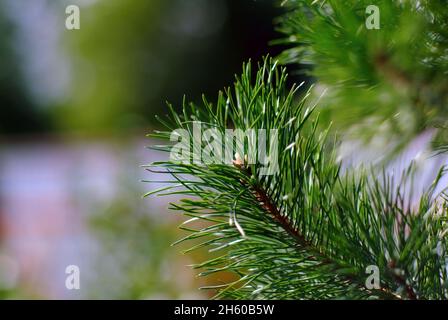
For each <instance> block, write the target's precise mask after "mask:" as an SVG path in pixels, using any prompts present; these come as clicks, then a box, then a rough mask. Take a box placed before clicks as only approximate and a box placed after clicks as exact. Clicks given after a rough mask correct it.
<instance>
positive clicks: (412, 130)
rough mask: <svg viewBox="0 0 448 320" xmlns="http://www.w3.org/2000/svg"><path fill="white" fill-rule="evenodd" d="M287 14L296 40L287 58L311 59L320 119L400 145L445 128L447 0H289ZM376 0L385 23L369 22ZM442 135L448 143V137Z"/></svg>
mask: <svg viewBox="0 0 448 320" xmlns="http://www.w3.org/2000/svg"><path fill="white" fill-rule="evenodd" d="M284 4H285V7H287V8H289V10H290V13H288V14H287V15H286V17H282V18H281V27H280V31H282V32H283V33H284V34H285V35H286V36H287V37H286V38H285V39H284V40H283V41H280V43H283V44H286V45H289V46H291V49H289V50H286V51H285V52H284V53H282V55H281V56H280V59H281V61H282V62H284V63H294V64H301V65H302V66H306V67H307V70H308V71H309V74H310V75H312V76H314V77H315V78H317V79H318V83H319V84H320V86H318V87H317V88H318V91H320V92H321V91H322V90H324V89H325V90H326V94H325V96H324V98H323V99H324V100H323V101H321V104H320V105H322V106H324V107H323V108H321V109H322V110H321V111H322V112H321V119H325V120H326V121H325V123H326V124H328V123H329V122H330V121H331V122H333V123H334V126H333V127H334V128H335V129H337V130H339V131H343V132H345V133H347V132H348V131H347V130H346V129H347V128H348V129H350V130H351V131H352V133H354V136H355V137H357V138H359V137H363V138H364V139H365V140H370V139H372V138H376V139H378V137H379V136H381V137H382V138H383V140H384V141H383V143H384V144H387V143H389V142H390V141H397V142H396V144H397V145H396V147H400V146H401V147H402V146H404V145H406V144H407V143H408V142H409V141H411V140H412V139H413V137H415V135H417V134H418V133H420V132H422V131H424V130H426V129H428V128H434V127H446V125H447V123H446V121H447V120H446V119H447V118H446V111H447V103H448V77H447V73H448V61H447V59H446V52H447V50H448V16H447V10H446V5H447V4H446V1H428V0H424V1H418V2H416V1H390V0H378V1H374V2H372V1H370V0H365V1H345V2H341V1H322V0H321V1H312V0H307V1H299V0H290V1H285V2H284ZM371 4H374V5H376V6H377V7H378V9H379V12H380V15H379V19H380V29H379V30H369V29H367V28H366V27H365V21H366V17H367V16H368V14H367V13H366V8H367V7H368V6H369V5H371ZM445 131H446V130H445ZM440 138H443V132H440V134H439V136H438V138H436V140H437V141H438V143H439V144H440V143H441V144H442V145H443V144H444V145H446V142H447V141H448V139H444V141H443V140H441V139H440Z"/></svg>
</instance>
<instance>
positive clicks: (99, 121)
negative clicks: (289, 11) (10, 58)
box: [57, 0, 278, 131]
mask: <svg viewBox="0 0 448 320" xmlns="http://www.w3.org/2000/svg"><path fill="white" fill-rule="evenodd" d="M276 13H277V12H276V9H274V8H273V6H272V2H271V1H257V2H254V1H248V0H247V1H238V2H235V1H230V0H227V1H224V0H219V1H218V0H217V1H213V2H210V1H205V0H193V1H182V0H169V1H161V0H152V1H142V0H140V1H132V2H129V1H123V0H109V1H98V2H97V3H96V4H95V5H92V6H90V7H88V8H86V9H84V10H82V13H81V14H82V22H81V30H79V31H76V32H74V31H66V32H65V34H64V36H65V38H66V40H67V44H68V47H69V48H70V49H69V52H70V55H71V56H72V57H73V59H74V60H73V61H74V62H73V64H74V68H73V71H74V83H73V88H72V89H73V91H72V97H71V98H70V99H69V101H68V103H67V105H66V106H65V107H63V108H59V109H58V110H57V111H58V122H59V123H60V124H61V126H62V127H66V128H75V129H84V130H93V131H98V130H104V129H111V128H113V129H123V128H127V129H129V128H137V127H141V126H143V125H148V123H147V122H148V121H152V120H153V119H154V116H153V115H154V114H156V113H159V114H160V113H164V110H165V106H166V105H165V102H166V101H165V99H167V100H169V101H171V102H174V103H176V104H178V102H180V101H181V100H182V98H183V95H184V93H185V92H189V94H190V95H189V98H190V99H192V100H198V99H200V96H201V94H202V93H205V94H208V93H213V92H215V91H216V90H217V89H218V88H220V87H221V86H222V84H223V83H228V84H230V83H231V82H232V81H233V75H234V74H235V73H236V71H237V70H238V69H239V64H240V61H241V60H243V59H247V58H249V57H252V58H257V57H260V56H261V55H262V54H265V53H266V52H267V51H269V50H268V49H267V47H268V41H269V40H270V39H272V38H273V37H274V31H273V30H272V20H273V17H274V16H275V15H276ZM276 50H278V49H277V48H274V49H273V53H276Z"/></svg>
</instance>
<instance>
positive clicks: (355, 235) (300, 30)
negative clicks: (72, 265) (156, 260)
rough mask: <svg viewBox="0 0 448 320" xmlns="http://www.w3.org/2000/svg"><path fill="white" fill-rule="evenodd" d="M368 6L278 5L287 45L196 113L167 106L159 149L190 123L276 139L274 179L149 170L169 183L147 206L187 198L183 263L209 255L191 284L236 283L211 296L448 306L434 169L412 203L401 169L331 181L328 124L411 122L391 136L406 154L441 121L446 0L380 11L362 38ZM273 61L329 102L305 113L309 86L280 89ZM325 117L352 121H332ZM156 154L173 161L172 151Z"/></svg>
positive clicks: (244, 172) (220, 167) (194, 168)
mask: <svg viewBox="0 0 448 320" xmlns="http://www.w3.org/2000/svg"><path fill="white" fill-rule="evenodd" d="M368 2H369V1H345V2H340V1H339V2H338V1H306V0H296V1H285V3H284V4H285V5H286V6H288V7H289V8H290V11H289V12H288V13H287V15H286V17H283V22H282V27H281V28H282V31H283V32H284V33H286V34H287V35H288V37H287V38H286V41H287V42H289V43H290V44H292V45H293V46H292V48H291V49H289V50H287V51H285V52H284V54H282V55H281V56H280V57H278V59H265V60H264V62H263V63H262V64H260V65H258V68H257V72H256V76H254V73H253V72H252V68H251V63H248V64H245V65H244V66H243V73H242V75H241V76H240V77H237V78H236V81H235V84H234V86H233V88H228V89H226V90H225V91H224V92H221V93H220V94H219V95H218V98H217V101H216V103H214V104H212V103H210V102H208V101H207V100H206V99H205V98H204V102H203V106H200V107H199V106H196V105H194V104H187V103H184V107H183V112H182V113H181V114H177V113H176V112H174V111H173V109H172V108H171V110H172V112H171V114H170V115H169V116H168V119H161V122H162V123H163V124H165V126H166V131H163V132H156V133H155V134H154V135H152V136H153V137H156V138H163V139H170V136H171V134H172V132H173V130H175V129H178V128H183V129H185V130H187V132H189V135H190V138H191V141H190V142H192V141H193V142H194V141H195V139H196V137H195V136H194V133H193V129H192V126H193V124H194V122H196V121H200V122H201V123H202V124H203V125H204V126H205V127H207V128H217V129H218V130H219V131H220V132H223V133H224V132H225V130H226V129H227V128H239V129H242V130H247V129H266V130H269V129H278V130H279V134H278V152H279V154H278V163H279V170H278V171H277V172H276V173H275V174H274V175H263V174H261V171H260V170H261V166H260V165H259V164H252V163H247V160H246V158H245V157H244V156H239V155H235V159H234V162H233V165H226V164H199V163H191V162H189V161H171V160H170V161H163V162H156V163H153V164H151V165H148V166H147V167H148V170H150V171H157V172H165V173H166V174H167V175H170V176H172V177H174V179H167V180H166V181H165V182H166V183H167V186H166V187H163V188H162V189H158V190H154V191H151V192H149V193H148V194H147V195H153V194H157V195H172V194H175V195H179V194H180V195H184V196H186V198H184V199H182V200H180V201H179V202H177V203H172V204H171V209H173V210H176V211H179V212H181V213H183V214H184V215H185V216H187V217H188V218H189V219H188V220H187V221H185V222H184V223H183V224H182V225H181V228H182V229H184V230H186V231H187V232H188V235H187V236H186V237H185V238H183V239H181V240H180V241H179V242H187V241H191V240H193V241H194V245H193V246H192V248H191V249H189V250H187V252H188V251H190V250H196V249H199V248H203V247H205V248H207V249H209V251H210V252H213V254H217V255H213V254H212V253H210V259H209V260H207V261H204V262H203V263H200V264H198V265H195V266H194V268H197V269H198V270H200V275H201V276H207V275H210V274H212V273H219V272H231V273H233V274H235V276H236V280H235V281H233V282H231V283H225V284H217V285H216V286H211V287H209V288H212V289H215V290H216V291H217V295H216V297H217V298H223V297H224V298H236V299H371V298H373V299H446V298H448V286H447V282H446V281H447V280H448V279H447V272H448V270H447V261H448V259H447V258H448V257H447V249H448V247H447V240H446V232H447V223H446V218H447V206H446V196H445V194H444V193H443V192H442V193H438V192H436V187H437V186H438V184H439V182H440V179H441V177H442V176H443V174H444V172H445V169H444V167H441V168H440V171H439V173H438V175H437V178H436V179H435V181H434V183H433V184H432V186H431V187H430V188H428V190H426V192H424V193H422V194H419V195H417V198H418V199H419V200H418V201H412V199H414V198H415V194H413V185H414V184H415V183H416V182H415V181H413V180H412V174H413V168H412V166H411V167H410V168H409V169H408V170H407V171H406V172H404V173H403V175H402V176H401V177H400V178H398V181H397V178H396V177H393V176H389V175H388V174H387V173H386V172H385V171H382V170H381V169H378V168H373V169H371V168H369V167H368V166H367V165H366V166H365V167H366V169H354V168H345V169H344V170H342V169H341V163H340V161H338V160H337V145H338V141H337V140H336V142H335V139H334V136H333V135H329V132H330V131H329V130H328V129H329V126H328V123H327V118H331V119H332V120H333V119H334V120H335V121H334V122H335V127H336V128H335V129H336V130H342V129H343V128H344V125H347V124H359V123H360V122H362V121H365V120H367V119H370V123H371V121H372V120H371V119H373V120H374V121H379V123H382V121H387V122H388V123H391V128H395V124H397V121H398V118H400V117H402V116H403V117H404V119H408V118H406V116H405V115H404V113H407V112H409V114H411V115H412V118H413V119H414V120H415V121H419V122H421V123H422V124H421V125H414V124H415V123H414V122H413V123H412V125H411V126H405V124H406V121H404V122H403V123H404V124H402V128H403V130H407V132H408V135H404V134H401V136H399V137H398V138H400V139H401V143H404V141H405V140H406V139H410V137H411V135H412V134H415V133H416V132H418V131H421V130H424V128H428V127H431V126H434V125H436V122H437V120H438V119H443V110H444V108H445V107H446V94H447V91H446V90H445V89H444V88H446V85H447V83H446V72H447V61H448V59H447V47H446V44H447V34H446V30H448V29H446V28H444V27H443V26H444V25H446V23H447V22H448V20H447V19H446V15H447V14H448V11H447V8H446V6H444V5H443V1H418V2H417V1H378V3H379V4H378V6H379V7H380V9H381V14H382V18H381V19H382V20H381V21H382V24H381V28H382V29H381V30H376V31H371V32H376V33H369V32H370V31H367V30H365V29H363V27H364V21H365V7H366V6H367V5H369V4H370V3H368ZM283 41H285V40H283ZM278 61H280V62H282V63H285V64H286V63H308V64H311V65H312V67H311V68H310V69H309V70H310V73H311V74H312V75H313V76H314V77H316V79H317V82H318V84H319V85H323V86H326V87H328V90H329V92H330V93H329V97H328V96H327V97H325V98H323V100H321V101H320V102H316V101H315V98H314V97H313V92H315V91H316V90H315V89H314V88H313V87H311V88H310V89H309V90H308V91H307V92H306V93H305V94H304V95H303V96H300V95H299V94H298V88H299V87H300V86H293V87H292V88H288V85H287V81H286V80H287V73H286V69H285V67H282V66H279V63H278ZM392 66H393V67H392ZM401 81H403V82H404V83H401ZM391 84H393V85H391ZM401 86H404V87H405V88H404V89H403V88H401ZM384 94H386V95H389V98H388V99H383V98H382V97H384ZM384 101H386V102H384ZM364 102H366V103H364ZM316 105H317V107H316ZM417 105H418V106H421V107H422V109H421V110H416V108H417ZM375 106H376V107H375ZM336 109H337V110H338V112H342V113H348V114H350V116H351V117H350V118H345V119H343V120H341V121H339V119H338V117H339V115H338V114H337V113H335V110H336ZM402 113H403V114H402ZM421 113H422V114H423V115H424V118H420V117H421ZM397 114H398V116H397ZM321 115H322V117H324V119H320V116H321ZM341 117H343V116H341ZM348 120H350V121H348ZM347 121H348V122H347ZM408 124H409V123H408ZM364 126H365V125H364ZM373 127H375V126H373ZM410 127H412V128H410ZM400 128H401V127H400V125H398V129H397V131H395V132H402V131H401V129H400ZM364 131H366V130H364ZM190 142H188V144H190ZM206 143H207V142H205V144H206ZM269 143H270V141H268V144H269ZM201 146H202V147H204V146H205V145H204V143H203V144H202V145H201ZM154 148H155V149H157V150H162V151H166V152H170V151H171V146H170V145H169V144H166V145H165V144H164V145H159V146H155V147H154ZM180 160H188V159H180ZM198 222H203V223H199V224H198ZM369 266H376V267H377V268H378V270H379V275H380V286H379V287H376V288H375V287H372V286H369V285H367V284H366V279H367V277H368V276H369V274H368V273H366V268H368V267H369Z"/></svg>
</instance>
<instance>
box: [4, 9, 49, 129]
mask: <svg viewBox="0 0 448 320" xmlns="http://www.w3.org/2000/svg"><path fill="white" fill-rule="evenodd" d="M0 30H1V31H2V36H1V37H0V105H1V107H0V134H7V133H19V132H23V131H35V130H41V129H43V128H44V127H45V126H47V125H48V122H46V121H45V119H44V116H43V114H41V113H40V112H39V110H37V109H36V106H35V105H34V104H33V102H32V101H31V100H30V98H29V96H28V93H27V90H26V86H25V83H24V80H23V79H22V77H21V75H22V73H21V71H20V67H19V64H20V59H19V56H18V52H17V48H15V47H14V35H15V29H14V26H13V24H12V23H11V21H9V20H8V18H7V16H6V14H5V12H4V10H3V7H2V6H1V5H0Z"/></svg>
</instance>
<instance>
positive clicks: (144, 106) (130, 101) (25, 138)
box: [0, 0, 280, 299]
mask: <svg viewBox="0 0 448 320" xmlns="http://www.w3.org/2000/svg"><path fill="white" fill-rule="evenodd" d="M71 4H75V5H78V6H79V7H80V10H81V29H80V30H67V29H66V28H65V19H66V17H67V15H66V13H65V8H66V6H68V5H71ZM279 13H280V11H279V8H278V7H277V6H275V5H274V1H261V0H258V1H253V0H238V1H235V0H133V1H126V0H69V1H64V0H60V1H55V0H21V1H16V0H1V1H0V30H1V37H0V104H1V107H0V297H2V298H68V299H78V298H128V299H158V298H192V299H195V298H207V297H208V296H209V293H207V292H203V291H199V290H197V288H198V287H199V286H201V285H204V283H203V282H202V281H203V280H200V279H197V278H195V277H194V272H193V271H191V270H190V268H188V267H187V265H189V264H192V263H194V262H195V259H198V258H200V253H197V254H196V256H195V255H193V256H190V255H189V256H188V257H187V256H183V255H181V254H179V251H180V249H181V248H178V247H174V248H173V247H171V246H170V244H171V243H172V242H174V241H175V239H177V238H179V237H180V236H182V233H181V232H179V231H177V228H176V225H178V224H179V218H178V217H176V216H174V215H173V214H171V213H169V212H167V211H166V207H167V204H166V199H165V198H164V199H161V200H159V199H157V198H156V199H144V200H142V198H141V195H142V194H143V193H144V191H145V190H147V189H149V188H153V187H157V186H154V185H152V186H149V185H145V184H142V183H141V182H139V181H140V180H141V179H144V178H145V177H146V173H145V171H143V170H142V169H140V168H139V165H142V164H145V163H149V162H152V161H154V160H156V159H161V157H164V155H160V154H157V153H154V151H149V150H146V149H145V148H144V147H145V146H147V145H151V144H152V143H153V141H150V140H147V139H145V138H144V137H145V134H146V133H148V132H150V131H151V130H152V129H154V128H156V127H157V123H156V122H155V117H154V116H155V115H156V114H164V113H165V110H166V107H165V106H166V104H165V102H166V101H170V102H171V103H173V105H175V106H178V107H179V106H180V104H181V101H182V99H183V95H184V94H186V95H187V99H188V100H193V101H197V100H199V99H200V97H201V94H202V93H205V94H206V95H207V96H209V97H214V96H215V95H216V93H217V91H218V90H219V89H222V88H223V87H225V86H228V85H230V84H231V83H232V82H233V78H234V74H236V73H239V71H240V68H241V64H242V62H243V61H246V60H248V59H249V58H251V59H253V60H255V61H256V60H259V59H260V58H261V57H262V56H263V55H266V54H267V53H270V54H271V55H276V54H278V53H279V52H280V48H279V47H271V46H269V45H268V43H269V41H271V40H273V39H276V38H278V37H279V36H280V35H278V34H276V33H275V32H274V28H273V19H274V18H275V17H276V16H278V15H279ZM156 179H157V178H156ZM73 264H74V265H77V266H79V268H80V271H81V274H80V276H81V289H80V290H68V289H67V288H66V287H65V279H66V277H67V274H66V273H65V268H66V266H68V265H73ZM212 280H215V281H216V280H217V281H219V279H212Z"/></svg>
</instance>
